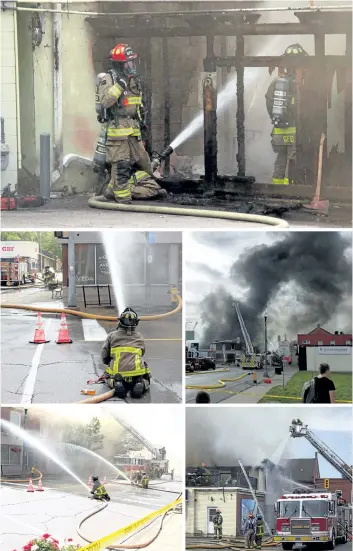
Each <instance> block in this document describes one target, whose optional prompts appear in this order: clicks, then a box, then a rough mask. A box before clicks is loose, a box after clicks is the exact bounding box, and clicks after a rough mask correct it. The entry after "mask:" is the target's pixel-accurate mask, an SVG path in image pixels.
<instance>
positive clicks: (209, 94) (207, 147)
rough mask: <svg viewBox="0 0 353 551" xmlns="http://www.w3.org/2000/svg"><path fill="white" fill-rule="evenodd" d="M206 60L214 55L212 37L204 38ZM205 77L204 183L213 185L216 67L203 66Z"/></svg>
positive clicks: (215, 135)
mask: <svg viewBox="0 0 353 551" xmlns="http://www.w3.org/2000/svg"><path fill="white" fill-rule="evenodd" d="M206 45H207V59H212V58H213V55H214V50H213V48H214V37H213V36H207V37H206ZM204 67H205V72H206V73H208V74H207V75H205V78H204V81H203V83H202V91H203V113H204V127H203V130H204V162H205V181H206V182H207V183H209V184H213V183H214V182H215V181H216V178H217V173H218V168H217V88H216V82H215V76H216V66H215V65H214V64H213V63H211V64H210V65H208V64H204Z"/></svg>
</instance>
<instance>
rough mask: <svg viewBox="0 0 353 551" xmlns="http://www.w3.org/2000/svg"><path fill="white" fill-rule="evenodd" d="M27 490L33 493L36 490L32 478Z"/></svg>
mask: <svg viewBox="0 0 353 551" xmlns="http://www.w3.org/2000/svg"><path fill="white" fill-rule="evenodd" d="M27 492H32V493H33V492H34V486H33V482H32V478H30V479H29V483H28V488H27Z"/></svg>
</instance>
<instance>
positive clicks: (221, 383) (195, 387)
mask: <svg viewBox="0 0 353 551" xmlns="http://www.w3.org/2000/svg"><path fill="white" fill-rule="evenodd" d="M248 375H249V373H245V374H244V375H240V377H236V378H235V379H218V383H219V384H218V385H187V386H186V387H185V388H186V390H215V389H219V388H224V387H225V386H227V385H226V383H233V382H234V381H239V379H243V378H244V377H248Z"/></svg>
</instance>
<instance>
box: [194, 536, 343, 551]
mask: <svg viewBox="0 0 353 551" xmlns="http://www.w3.org/2000/svg"><path fill="white" fill-rule="evenodd" d="M199 540H200V538H187V543H190V544H194V543H196V542H198V541H199ZM213 541H215V540H212V538H209V539H208V541H207V540H204V543H205V547H202V543H203V542H201V540H200V547H198V550H199V551H209V549H210V548H209V547H206V545H207V544H208V545H210V543H213ZM186 549H187V547H186ZM234 549H237V546H236V545H234ZM239 549H240V547H239ZM241 549H244V547H242V548H241ZM281 549H282V547H281V546H280V547H266V550H267V551H275V550H276V551H278V550H281ZM299 549H301V550H302V551H306V550H308V551H309V549H310V548H309V547H306V546H305V545H301V544H295V545H294V547H293V551H299ZM311 549H313V548H311ZM337 549H339V550H340V551H352V542H348V543H346V544H344V545H339V547H338V548H337Z"/></svg>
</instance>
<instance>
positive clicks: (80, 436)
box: [63, 417, 104, 451]
mask: <svg viewBox="0 0 353 551" xmlns="http://www.w3.org/2000/svg"><path fill="white" fill-rule="evenodd" d="M103 440H104V435H103V434H102V433H101V423H100V421H99V419H98V417H93V419H92V421H90V423H88V424H87V425H84V426H82V424H80V423H72V424H70V425H67V426H66V427H65V430H64V434H63V441H64V442H67V443H68V444H75V445H76V446H82V447H83V448H87V449H88V450H92V451H97V450H100V449H101V448H102V447H103Z"/></svg>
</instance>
